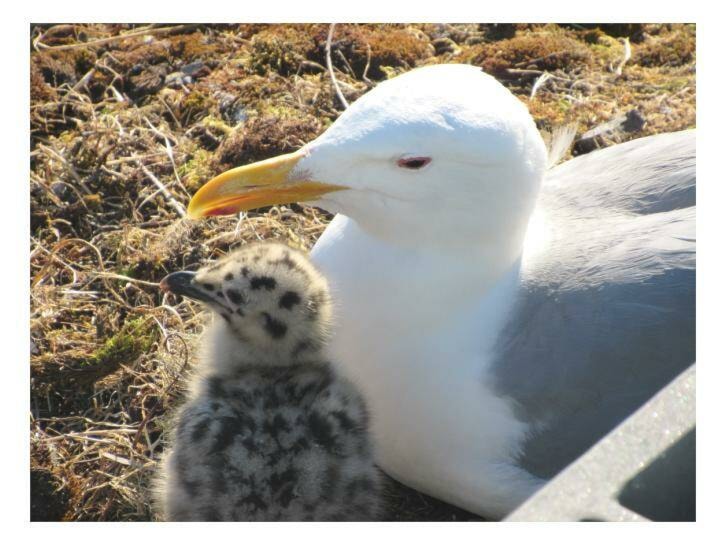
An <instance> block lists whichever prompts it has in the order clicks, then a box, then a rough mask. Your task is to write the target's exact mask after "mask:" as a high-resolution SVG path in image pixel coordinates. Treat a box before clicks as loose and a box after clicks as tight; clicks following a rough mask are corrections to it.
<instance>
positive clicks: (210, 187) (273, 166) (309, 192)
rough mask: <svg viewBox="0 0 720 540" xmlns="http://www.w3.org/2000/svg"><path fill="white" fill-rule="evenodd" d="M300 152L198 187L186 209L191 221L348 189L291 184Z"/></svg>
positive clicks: (229, 173) (240, 169) (311, 183)
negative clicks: (291, 173)
mask: <svg viewBox="0 0 720 540" xmlns="http://www.w3.org/2000/svg"><path fill="white" fill-rule="evenodd" d="M304 155H305V154H304V152H303V151H302V150H298V151H297V152H293V153H292V154H285V155H282V156H278V157H274V158H270V159H266V160H264V161H259V162H258V163H252V164H250V165H244V166H242V167H237V168H235V169H231V170H229V171H226V172H224V173H222V174H220V175H218V176H216V177H215V178H213V179H212V180H210V181H209V182H208V183H207V184H205V185H204V186H203V187H201V188H200V189H199V190H198V191H197V193H195V196H194V197H193V198H192V200H191V201H190V204H189V205H188V215H189V216H190V217H191V218H201V217H207V216H223V215H227V214H234V213H236V212H240V211H242V210H252V209H254V208H260V207H262V206H269V205H271V204H287V203H291V202H301V201H312V200H317V199H319V198H320V197H321V196H322V195H324V194H325V193H330V192H332V191H339V190H342V189H347V188H346V187H343V186H337V185H335V184H325V183H321V182H316V181H314V180H310V179H308V180H304V179H303V180H291V179H290V178H289V175H290V172H291V171H292V170H293V168H294V167H295V165H296V164H297V162H298V161H300V159H302V157H303V156H304Z"/></svg>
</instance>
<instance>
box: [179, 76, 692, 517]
mask: <svg viewBox="0 0 720 540" xmlns="http://www.w3.org/2000/svg"><path fill="white" fill-rule="evenodd" d="M547 162H548V157H547V151H546V148H545V145H544V143H543V140H542V138H541V136H540V134H539V133H538V131H537V129H536V127H535V124H534V122H533V120H532V118H531V117H530V115H529V113H528V111H527V109H526V107H525V106H524V105H523V104H522V103H521V102H520V101H519V100H518V99H517V98H515V97H514V96H513V95H512V94H511V93H510V92H509V91H508V90H507V89H505V88H504V87H503V86H502V85H501V84H499V83H498V82H497V81H496V80H495V79H493V78H492V77H491V76H489V75H487V74H485V73H483V72H482V71H481V70H480V69H479V68H476V67H472V66H467V65H438V66H431V67H424V68H421V69H417V70H414V71H411V72H409V73H406V74H404V75H401V76H398V77H396V78H393V79H391V80H388V81H386V82H383V83H382V84H380V85H378V86H377V87H376V88H375V89H373V90H372V91H370V92H368V93H367V94H366V95H364V96H363V97H361V98H360V99H358V100H357V101H356V102H355V103H353V104H352V106H350V107H349V108H348V109H347V110H346V111H345V112H344V113H343V114H342V115H341V116H340V117H339V118H338V120H337V121H336V122H335V123H334V124H333V125H332V126H331V127H330V128H329V129H328V130H327V131H326V132H325V133H323V134H322V135H321V136H320V137H319V138H317V139H316V140H314V141H312V142H310V143H308V144H307V145H305V146H304V147H303V148H302V149H300V150H299V151H297V152H294V153H292V154H288V155H284V156H280V157H276V158H273V159H269V160H266V161H263V162H260V163H256V164H252V165H246V166H243V167H239V168H236V169H232V170H230V171H227V172H225V173H223V174H221V175H220V176H218V177H216V178H214V179H213V180H212V181H210V182H209V183H208V184H206V185H205V186H203V188H202V189H200V190H199V191H198V193H197V194H196V195H195V197H194V198H193V199H192V201H191V203H190V206H189V209H188V210H189V215H190V216H192V217H199V216H208V215H218V214H228V213H233V212H237V211H240V210H248V209H252V208H257V207H260V206H266V205H268V204H272V203H288V202H294V201H305V202H308V203H310V204H313V205H317V206H319V207H321V208H324V209H326V210H328V211H330V212H335V213H337V215H336V216H335V218H334V219H333V220H332V222H331V223H330V225H329V226H328V228H327V229H326V230H325V232H324V233H323V235H322V237H321V238H320V240H319V241H318V242H317V244H316V245H315V247H314V249H313V251H312V257H313V259H314V261H315V262H316V263H317V264H318V265H319V266H320V268H321V269H322V270H323V271H324V272H325V274H326V275H327V277H328V278H329V280H330V283H331V286H332V289H333V294H334V297H335V298H336V300H337V330H336V334H335V336H334V338H333V341H332V343H331V349H332V352H333V353H334V355H335V357H336V358H337V361H338V362H339V363H340V365H341V367H342V369H343V370H344V371H345V373H346V374H347V376H348V377H350V379H352V380H353V381H354V382H355V383H356V384H357V385H359V387H360V388H361V390H362V391H363V392H364V394H365V396H366V398H367V400H368V402H369V406H370V411H371V415H372V429H373V433H374V437H375V439H376V444H377V452H378V459H379V464H380V465H381V467H382V468H383V469H384V470H385V471H386V472H388V473H389V474H390V475H392V476H393V477H395V478H396V479H397V480H399V481H400V482H402V483H404V484H407V485H409V486H411V487H413V488H415V489H417V490H420V491H423V492H425V493H428V494H430V495H433V496H435V497H437V498H439V499H442V500H445V501H447V502H450V503H453V504H455V505H457V506H460V507H463V508H465V509H467V510H470V511H473V512H476V513H479V514H481V515H484V516H486V517H501V516H503V515H505V514H506V513H508V512H509V511H511V510H512V509H513V508H515V507H516V506H518V505H519V504H520V503H521V502H522V501H523V500H525V499H526V498H527V497H528V496H530V495H531V494H532V493H533V492H534V491H535V490H536V489H538V487H540V486H542V485H543V483H544V482H546V481H547V479H548V478H550V477H552V476H553V475H554V474H555V473H557V472H558V471H559V470H561V469H562V468H563V467H564V466H565V465H567V464H568V463H570V462H571V461H572V460H573V459H574V458H576V457H577V456H579V455H580V454H581V453H582V452H583V451H584V450H586V449H587V448H588V447H589V446H591V445H592V444H593V442H595V441H596V440H598V439H599V438H600V437H601V436H602V435H603V434H605V433H607V432H608V431H609V430H610V429H611V428H612V427H614V426H615V425H617V424H618V423H619V422H620V421H621V420H622V419H623V418H625V417H626V416H628V415H629V414H630V413H631V412H633V411H634V410H635V409H636V408H637V407H639V406H640V405H641V404H642V403H643V402H644V401H645V400H647V399H648V398H650V397H651V396H652V395H653V394H654V393H655V392H656V391H658V390H659V389H660V388H661V387H662V386H663V385H664V384H665V383H666V382H668V381H669V380H670V379H671V378H672V377H673V376H674V375H676V374H678V373H680V372H681V371H682V370H683V369H684V368H685V367H686V366H688V365H689V364H691V363H692V362H693V361H694V356H695V353H694V339H695V325H694V305H695V296H694V287H695V278H694V260H695V258H694V257H695V242H694V238H695V202H694V197H695V192H694V180H695V175H694V162H695V135H694V132H693V131H686V132H679V133H673V134H667V135H658V136H655V137H649V138H645V139H639V140H635V141H632V142H629V143H625V144H621V145H618V146H615V147H612V148H609V149H606V150H601V151H596V152H594V153H591V154H589V155H586V156H583V157H580V158H576V159H573V160H571V161H569V162H567V163H565V164H563V165H561V166H559V167H556V168H554V169H551V170H550V171H549V172H548V173H547V174H546V166H547Z"/></svg>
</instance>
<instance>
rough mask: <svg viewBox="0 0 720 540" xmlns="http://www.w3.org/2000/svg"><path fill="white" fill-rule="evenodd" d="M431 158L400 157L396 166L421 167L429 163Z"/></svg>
mask: <svg viewBox="0 0 720 540" xmlns="http://www.w3.org/2000/svg"><path fill="white" fill-rule="evenodd" d="M430 161H431V158H429V157H409V158H400V159H398V161H397V164H398V167H402V168H404V169H413V170H416V169H422V168H423V167H424V166H425V165H427V164H428V163H430Z"/></svg>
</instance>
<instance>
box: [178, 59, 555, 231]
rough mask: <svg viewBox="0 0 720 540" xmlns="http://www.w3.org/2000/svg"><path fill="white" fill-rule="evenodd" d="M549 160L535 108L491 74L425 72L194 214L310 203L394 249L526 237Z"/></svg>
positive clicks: (448, 69)
mask: <svg viewBox="0 0 720 540" xmlns="http://www.w3.org/2000/svg"><path fill="white" fill-rule="evenodd" d="M546 161H547V151H546V149H545V145H544V143H543V141H542V138H541V137H540V134H539V132H538V130H537V129H536V127H535V124H534V122H533V120H532V118H531V116H530V114H529V113H528V111H527V108H526V107H525V105H524V104H523V103H522V102H520V101H519V100H518V99H517V98H516V97H515V96H513V95H512V94H511V93H510V92H509V91H508V90H507V89H506V88H504V87H503V86H502V85H501V84H500V83H498V82H497V81H496V80H495V79H494V78H493V77H491V76H490V75H487V74H485V73H484V72H483V71H482V70H481V69H480V68H477V67H473V66H469V65H462V64H454V65H436V66H428V67H424V68H419V69H416V70H413V71H410V72H408V73H405V74H403V75H400V76H398V77H395V78H393V79H390V80H388V81H385V82H383V83H381V84H379V85H378V86H377V87H375V88H374V89H373V90H371V91H370V92H368V93H367V94H365V95H364V96H362V97H361V98H359V99H358V100H357V101H356V102H354V103H353V104H352V105H351V106H350V107H349V108H348V109H347V110H346V111H345V112H344V113H343V114H342V115H341V116H340V117H339V118H338V119H337V121H336V122H335V123H334V124H333V125H332V126H331V127H330V128H329V129H328V130H327V131H325V132H324V133H323V134H322V135H321V136H320V137H318V138H317V139H315V140H314V141H311V142H310V143H308V144H306V145H305V146H304V147H302V148H301V149H300V150H298V151H296V152H293V153H291V154H287V155H283V156H278V157H275V158H271V159H269V160H265V161H262V162H259V163H254V164H250V165H245V166H242V167H237V168H235V169H231V170H229V171H227V172H225V173H223V174H221V175H219V176H217V177H216V178H214V179H212V180H211V181H210V182H208V183H207V184H206V185H205V186H203V187H202V188H201V189H200V190H199V191H198V192H197V193H196V195H195V196H194V197H193V199H192V201H191V202H190V205H189V207H188V213H189V215H190V216H191V217H202V216H210V215H221V214H231V213H235V212H238V211H242V210H250V209H253V208H258V207H262V206H267V205H269V204H277V203H289V202H305V203H308V204H311V205H314V206H319V207H321V208H323V209H325V210H327V211H330V212H334V213H342V214H344V215H346V216H348V217H350V218H352V219H353V220H355V221H356V222H357V223H358V225H359V226H360V227H361V228H363V229H364V230H365V231H366V232H367V233H368V234H370V235H372V236H375V237H378V238H380V239H382V240H383V241H387V242H393V243H400V244H405V243H410V244H417V243H419V242H422V243H431V244H437V245H454V244H456V243H457V242H461V243H465V242H466V241H467V240H468V238H472V241H473V242H476V243H480V244H482V243H483V242H484V241H485V240H487V241H491V240H492V241H496V240H497V238H498V236H507V235H515V236H518V235H519V237H521V236H522V235H523V234H524V230H525V227H526V225H527V220H528V218H529V215H530V213H531V210H532V207H533V206H534V203H535V198H536V195H537V192H538V189H539V186H540V182H541V180H542V177H543V174H544V172H545V168H546Z"/></svg>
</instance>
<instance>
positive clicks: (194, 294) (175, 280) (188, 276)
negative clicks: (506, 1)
mask: <svg viewBox="0 0 720 540" xmlns="http://www.w3.org/2000/svg"><path fill="white" fill-rule="evenodd" d="M194 278H195V272H187V271H182V272H173V273H172V274H168V275H167V276H165V277H164V278H163V279H162V281H161V282H160V289H161V290H163V291H164V292H171V293H173V294H176V295H178V296H185V297H187V298H193V299H194V300H200V301H201V302H205V301H207V300H208V299H209V295H208V294H207V292H205V291H204V290H202V289H201V288H200V287H199V286H198V285H197V284H196V283H194V282H193V279H194Z"/></svg>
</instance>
